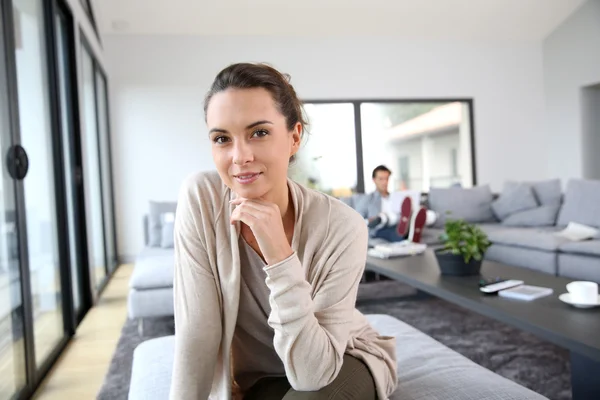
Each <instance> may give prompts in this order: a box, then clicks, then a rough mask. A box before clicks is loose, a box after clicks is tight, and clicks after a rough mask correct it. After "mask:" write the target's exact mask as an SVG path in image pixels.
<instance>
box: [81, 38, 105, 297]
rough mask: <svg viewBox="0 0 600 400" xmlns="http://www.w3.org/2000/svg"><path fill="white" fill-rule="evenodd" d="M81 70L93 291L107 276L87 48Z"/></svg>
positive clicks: (92, 85)
mask: <svg viewBox="0 0 600 400" xmlns="http://www.w3.org/2000/svg"><path fill="white" fill-rule="evenodd" d="M81 54H82V60H81V61H82V67H83V68H82V69H83V93H82V96H83V121H84V131H83V132H82V135H81V146H82V155H83V181H84V189H85V214H86V224H87V239H88V243H87V248H88V265H89V268H90V274H91V276H92V277H93V281H94V283H95V286H96V288H99V287H100V286H101V285H102V283H103V282H104V279H105V278H106V275H107V268H106V265H107V263H106V254H105V251H104V240H105V235H104V223H103V209H102V180H101V175H100V148H99V146H100V144H99V140H98V116H97V108H96V89H95V87H96V70H95V68H94V59H93V57H92V54H91V52H90V51H89V50H88V48H87V47H86V46H83V48H82V52H81Z"/></svg>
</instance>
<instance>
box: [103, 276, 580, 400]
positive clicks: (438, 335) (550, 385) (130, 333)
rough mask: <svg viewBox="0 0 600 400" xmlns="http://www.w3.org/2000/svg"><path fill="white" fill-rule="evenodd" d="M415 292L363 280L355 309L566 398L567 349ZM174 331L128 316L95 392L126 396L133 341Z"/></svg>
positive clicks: (557, 399)
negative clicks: (399, 323) (397, 323)
mask: <svg viewBox="0 0 600 400" xmlns="http://www.w3.org/2000/svg"><path fill="white" fill-rule="evenodd" d="M416 293H417V292H416V291H415V290H414V289H413V288H411V287H408V286H406V285H403V284H400V283H397V282H394V281H378V282H371V283H363V284H361V285H360V288H359V293H358V309H359V310H360V311H361V312H363V313H365V314H389V315H393V316H394V317H396V318H398V319H400V320H402V321H404V322H406V323H408V324H410V325H412V326H414V327H415V328H417V329H419V330H420V331H422V332H424V333H426V334H428V335H430V336H431V337H433V338H434V339H436V340H438V341H439V342H441V343H443V344H445V345H446V346H448V347H450V348H451V349H453V350H455V351H457V352H458V353H460V354H462V355H464V356H465V357H467V358H469V359H471V360H473V361H474V362H476V363H477V364H480V365H482V366H484V367H486V368H488V369H490V370H491V371H494V372H496V373H497V374H499V375H502V376H504V377H506V378H508V379H511V380H513V381H515V382H517V383H519V384H521V385H523V386H525V387H528V388H529V389H531V390H533V391H535V392H538V393H540V394H542V395H544V396H546V397H548V398H549V399H551V400H569V399H571V383H570V363H569V353H568V351H566V350H564V349H562V348H560V347H557V346H554V345H552V344H550V343H547V342H544V341H541V340H539V339H538V338H536V337H535V336H533V335H531V334H528V333H525V332H522V331H520V330H518V329H514V328H511V327H509V326H507V325H504V324H502V323H500V322H497V321H494V320H491V319H489V318H486V317H483V316H480V315H478V314H474V313H471V312H469V311H466V310H463V309H461V308H459V307H456V306H453V305H451V304H449V303H447V302H445V301H443V300H439V299H436V298H433V297H428V296H419V295H416ZM173 332H174V325H173V319H172V318H160V319H153V320H147V321H145V323H144V337H140V336H139V335H138V331H137V324H136V323H135V322H133V321H127V322H126V323H125V326H124V327H123V331H122V333H121V338H120V339H119V342H118V344H117V348H116V350H115V354H114V356H113V359H112V361H111V364H110V367H109V370H108V373H107V375H106V377H105V381H104V384H103V385H102V387H101V389H100V392H99V393H98V397H97V398H98V399H101V400H109V399H110V400H121V399H123V400H125V399H127V394H128V391H129V379H130V376H131V362H132V356H133V350H134V349H135V347H136V346H137V345H138V344H139V343H141V342H143V341H144V340H148V339H150V338H154V337H159V336H166V335H172V334H173Z"/></svg>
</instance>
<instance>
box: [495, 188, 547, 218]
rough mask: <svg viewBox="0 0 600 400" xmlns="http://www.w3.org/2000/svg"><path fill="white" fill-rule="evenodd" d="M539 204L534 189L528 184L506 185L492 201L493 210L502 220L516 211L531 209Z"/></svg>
mask: <svg viewBox="0 0 600 400" xmlns="http://www.w3.org/2000/svg"><path fill="white" fill-rule="evenodd" d="M537 206H538V203H537V201H536V200H535V197H534V195H533V190H532V189H531V186H529V185H527V184H519V185H515V186H512V185H510V186H508V187H506V186H505V189H504V190H503V191H502V194H501V195H500V197H498V199H496V200H494V201H493V202H492V210H493V211H494V214H496V217H498V219H500V220H503V219H505V218H506V217H508V216H509V215H511V214H514V213H516V212H519V211H525V210H530V209H532V208H536V207H537Z"/></svg>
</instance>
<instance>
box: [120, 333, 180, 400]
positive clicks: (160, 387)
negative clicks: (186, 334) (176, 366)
mask: <svg viewBox="0 0 600 400" xmlns="http://www.w3.org/2000/svg"><path fill="white" fill-rule="evenodd" d="M174 357H175V336H164V337H160V338H156V339H150V340H146V341H145V342H142V343H141V344H139V345H138V346H137V347H136V348H135V350H134V352H133V365H132V366H131V381H130V384H129V397H128V399H129V400H162V399H164V400H166V399H168V398H169V391H170V390H171V373H172V371H173V362H174Z"/></svg>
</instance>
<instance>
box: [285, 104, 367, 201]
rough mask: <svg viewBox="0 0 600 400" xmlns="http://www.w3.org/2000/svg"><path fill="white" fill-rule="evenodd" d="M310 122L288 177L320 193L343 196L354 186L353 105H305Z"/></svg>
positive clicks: (355, 177) (355, 176) (354, 142)
mask: <svg viewBox="0 0 600 400" xmlns="http://www.w3.org/2000/svg"><path fill="white" fill-rule="evenodd" d="M304 111H305V112H306V117H307V119H308V120H309V121H310V127H309V130H308V132H305V134H304V137H303V140H302V144H301V147H300V150H299V151H298V155H297V157H296V160H295V162H294V163H293V164H292V167H291V168H290V176H291V177H292V179H294V180H295V181H297V182H299V183H302V184H304V185H306V186H308V187H312V188H314V189H318V190H320V191H322V192H325V193H328V194H331V195H334V196H343V195H345V194H348V193H350V192H351V191H352V190H353V188H355V187H356V182H357V175H356V141H355V137H356V134H355V126H354V106H353V105H352V103H335V104H306V105H305V107H304Z"/></svg>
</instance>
